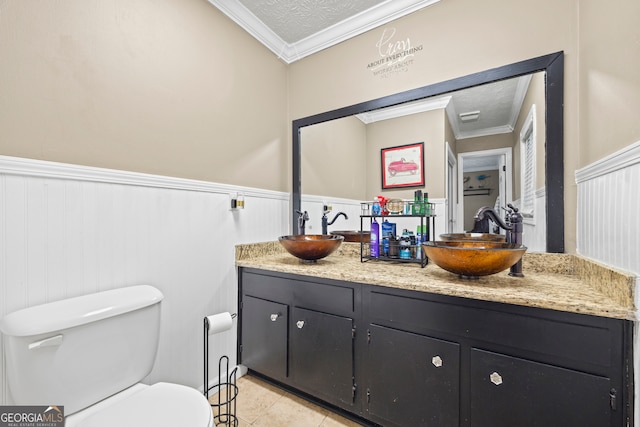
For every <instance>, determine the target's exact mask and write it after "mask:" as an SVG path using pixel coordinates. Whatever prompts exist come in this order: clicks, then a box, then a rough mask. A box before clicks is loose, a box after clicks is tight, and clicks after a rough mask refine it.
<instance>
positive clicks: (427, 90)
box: [291, 51, 564, 253]
mask: <svg viewBox="0 0 640 427" xmlns="http://www.w3.org/2000/svg"><path fill="white" fill-rule="evenodd" d="M539 71H545V72H546V84H545V101H546V109H545V111H546V117H545V119H546V126H545V129H546V135H545V137H546V138H545V141H546V150H545V151H546V155H545V192H546V218H547V252H552V253H564V52H562V51H561V52H556V53H552V54H549V55H544V56H540V57H537V58H532V59H528V60H525V61H521V62H516V63H513V64H509V65H505V66H502V67H498V68H493V69H490V70H486V71H481V72H478V73H474V74H470V75H468V76H464V77H458V78H455V79H451V80H447V81H444V82H440V83H435V84H432V85H428V86H423V87H420V88H417V89H411V90H408V91H405V92H400V93H397V94H394V95H389V96H385V97H382V98H378V99H374V100H371V101H366V102H362V103H359V104H355V105H351V106H348V107H344V108H339V109H336V110H332V111H327V112H324V113H320V114H316V115H313V116H309V117H304V118H302V119H297V120H294V121H293V186H292V190H291V204H292V208H291V220H292V222H291V224H292V230H293V232H294V233H296V232H297V214H296V211H297V210H300V208H301V204H302V176H301V173H302V170H301V147H300V128H302V127H305V126H310V125H314V124H318V123H323V122H326V121H329V120H335V119H340V118H343V117H347V116H351V115H354V114H360V113H364V112H366V111H371V110H376V109H378V108H384V107H390V106H393V105H397V104H402V103H404V102H408V101H415V100H418V99H423V98H427V97H431V96H436V95H442V94H445V93H448V92H453V91H457V90H460V89H466V88H470V87H473V86H479V85H482V84H486V83H491V82H495V81H499V80H505V79H510V78H513V77H518V76H522V75H525V74H531V73H536V72H539Z"/></svg>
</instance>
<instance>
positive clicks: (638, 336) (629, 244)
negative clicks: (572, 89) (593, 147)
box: [576, 141, 640, 425]
mask: <svg viewBox="0 0 640 427" xmlns="http://www.w3.org/2000/svg"><path fill="white" fill-rule="evenodd" d="M576 183H577V185H578V212H577V218H578V224H577V230H576V243H577V252H578V253H579V254H581V255H584V256H586V257H589V258H592V259H595V260H597V261H600V262H602V263H604V264H608V265H611V266H613V267H616V268H620V269H623V270H627V271H630V272H631V273H633V274H636V275H637V276H640V220H638V217H637V214H638V212H640V141H639V142H637V143H635V144H632V145H630V146H628V147H626V148H624V149H623V150H620V151H618V152H616V153H613V154H612V155H610V156H607V157H605V158H604V159H602V160H600V161H598V162H595V163H593V164H591V165H589V166H586V167H584V168H582V169H579V170H577V171H576ZM639 290H640V277H639V278H637V279H636V288H635V300H636V301H635V303H636V310H637V309H638V307H639V305H640V299H639V294H640V292H639ZM633 340H634V342H633V358H634V371H635V375H634V377H635V378H634V379H635V395H636V398H635V399H634V408H635V409H634V412H635V423H636V425H640V402H639V399H638V398H637V396H640V333H639V331H638V323H637V322H636V324H635V327H634V338H633Z"/></svg>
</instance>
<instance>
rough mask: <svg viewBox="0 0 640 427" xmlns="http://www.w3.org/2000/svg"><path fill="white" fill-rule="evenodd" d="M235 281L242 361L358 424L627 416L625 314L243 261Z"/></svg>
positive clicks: (594, 421)
mask: <svg viewBox="0 0 640 427" xmlns="http://www.w3.org/2000/svg"><path fill="white" fill-rule="evenodd" d="M239 280H240V283H239V284H240V286H239V300H240V328H239V331H240V336H239V340H238V342H239V343H238V344H239V347H238V348H239V361H240V363H242V364H244V365H245V366H247V367H248V368H249V369H250V370H251V371H253V372H257V373H259V374H262V375H264V376H266V377H268V378H271V379H274V380H276V381H278V382H280V383H282V384H284V385H285V386H288V387H291V388H293V389H295V390H298V391H300V392H302V393H305V394H306V395H311V396H313V397H315V398H317V399H320V400H322V401H324V402H326V403H328V404H330V405H334V407H336V408H338V409H340V410H343V411H347V412H349V413H352V414H355V415H356V416H358V417H360V421H361V423H363V424H366V423H369V424H370V425H382V426H395V427H401V426H410V427H414V426H428V427H438V426H442V427H449V426H465V427H488V426H490V427H502V426H505V427H506V426H509V427H512V426H518V427H533V426H544V427H554V426H558V427H573V426H575V427H578V426H579V427H583V426H597V427H604V426H611V427H613V426H616V427H617V426H623V425H633V417H632V413H633V411H632V409H631V405H632V402H633V363H632V350H631V343H632V333H633V329H632V328H633V323H632V322H631V321H626V320H619V319H610V318H604V317H597V316H587V315H580V314H575V313H565V312H560V311H554V310H546V309H539V308H532V307H523V306H514V305H509V304H501V303H494V302H487V301H479V300H471V299H467V298H459V297H450V296H444V295H436V294H430V293H426V292H418V291H410V290H403V289H395V288H389V287H384V286H373V285H367V284H358V283H350V282H343V281H337V280H328V279H319V278H314V277H306V276H297V275H293V274H286V273H277V272H267V271H263V270H257V269H249V268H240V275H239ZM274 314H275V315H277V316H276V320H275V321H272V320H271V319H272V318H273V315H274Z"/></svg>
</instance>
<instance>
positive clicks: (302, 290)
mask: <svg viewBox="0 0 640 427" xmlns="http://www.w3.org/2000/svg"><path fill="white" fill-rule="evenodd" d="M242 291H243V292H244V294H245V295H252V296H255V297H258V298H265V299H270V300H272V301H279V302H283V303H287V304H290V305H293V304H295V305H297V306H299V307H304V308H308V309H310V310H317V311H324V312H328V313H333V314H337V315H344V316H353V312H354V300H355V297H354V294H355V292H354V289H353V288H352V287H349V286H339V285H337V284H332V283H329V281H327V280H322V279H317V278H314V279H313V280H309V281H307V280H305V279H304V278H302V276H298V277H296V278H295V279H294V278H287V277H279V276H272V275H269V274H257V273H251V272H247V271H244V272H243V274H242Z"/></svg>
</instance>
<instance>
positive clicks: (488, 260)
mask: <svg viewBox="0 0 640 427" xmlns="http://www.w3.org/2000/svg"><path fill="white" fill-rule="evenodd" d="M422 250H423V251H424V254H425V255H426V256H427V257H428V258H429V261H433V262H434V263H436V265H438V267H440V268H442V269H444V270H447V271H450V272H451V273H455V274H458V275H460V277H461V278H463V279H477V278H478V277H479V276H488V275H490V274H495V273H499V272H501V271H503V270H506V269H507V268H509V267H511V266H512V265H514V264H515V263H516V262H518V261H519V260H520V258H522V256H523V255H524V253H525V252H526V251H527V248H526V247H525V246H522V245H514V244H511V243H504V242H489V241H452V242H440V241H437V242H425V243H423V244H422Z"/></svg>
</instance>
